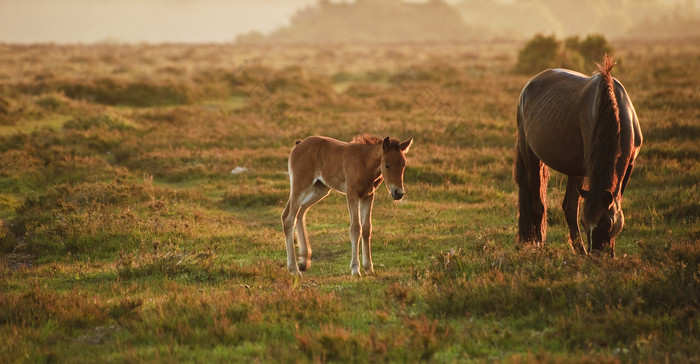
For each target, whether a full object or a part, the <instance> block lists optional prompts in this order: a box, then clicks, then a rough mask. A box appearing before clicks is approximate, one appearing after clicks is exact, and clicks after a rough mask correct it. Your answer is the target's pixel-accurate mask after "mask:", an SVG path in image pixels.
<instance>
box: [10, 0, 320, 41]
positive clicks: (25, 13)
mask: <svg viewBox="0 0 700 364" xmlns="http://www.w3.org/2000/svg"><path fill="white" fill-rule="evenodd" d="M316 2H317V0H0V42H10V43H34V42H58V43H78V42H79V43H90V42H98V41H104V40H118V41H124V42H142V41H146V42H150V43H160V42H230V41H233V40H234V38H235V36H236V35H237V34H240V33H245V32H248V31H250V30H254V29H255V30H258V31H261V32H270V31H272V30H274V29H276V28H278V27H279V26H281V25H283V24H288V20H289V18H290V17H291V16H292V15H293V14H294V13H295V12H296V10H297V9H299V8H302V7H305V6H308V5H313V4H315V3H316Z"/></svg>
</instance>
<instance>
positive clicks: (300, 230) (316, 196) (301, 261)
mask: <svg viewBox="0 0 700 364" xmlns="http://www.w3.org/2000/svg"><path fill="white" fill-rule="evenodd" d="M330 192H331V190H330V188H328V187H326V186H324V185H323V184H321V183H320V182H317V183H316V184H314V186H313V188H312V189H311V192H309V193H308V194H307V195H306V196H305V197H304V198H303V200H302V204H301V208H300V209H299V214H298V215H297V224H296V226H297V242H298V243H299V258H298V260H297V262H298V266H299V270H302V271H305V270H307V269H309V267H311V245H310V244H309V235H308V234H307V233H306V211H307V210H308V209H309V207H311V206H313V205H315V204H316V203H317V202H318V201H321V200H322V199H323V198H324V197H326V196H328V194H329V193H330Z"/></svg>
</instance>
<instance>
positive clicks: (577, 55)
mask: <svg viewBox="0 0 700 364" xmlns="http://www.w3.org/2000/svg"><path fill="white" fill-rule="evenodd" d="M612 52H613V48H612V46H611V45H610V44H609V43H608V41H607V39H605V36H603V35H600V34H592V35H588V36H586V38H585V39H583V40H580V39H579V37H578V36H573V37H569V38H566V39H565V40H564V41H563V42H560V41H558V40H557V39H556V38H555V37H554V36H553V35H552V36H549V37H545V36H543V35H541V34H537V35H535V37H534V38H532V39H531V40H530V41H529V42H527V44H525V47H523V49H521V50H520V52H519V53H518V63H517V64H516V65H515V72H516V73H520V74H533V73H538V72H541V71H543V70H545V69H547V68H554V67H563V68H569V69H573V70H578V71H582V72H587V71H592V70H593V69H594V68H593V67H595V64H596V62H600V61H601V60H602V59H603V56H604V55H605V54H611V53H612Z"/></svg>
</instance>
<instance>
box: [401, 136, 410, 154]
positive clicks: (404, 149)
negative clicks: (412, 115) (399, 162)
mask: <svg viewBox="0 0 700 364" xmlns="http://www.w3.org/2000/svg"><path fill="white" fill-rule="evenodd" d="M411 145H413V138H408V139H406V140H404V141H402V142H401V144H399V149H401V151H402V152H404V153H408V150H409V149H411Z"/></svg>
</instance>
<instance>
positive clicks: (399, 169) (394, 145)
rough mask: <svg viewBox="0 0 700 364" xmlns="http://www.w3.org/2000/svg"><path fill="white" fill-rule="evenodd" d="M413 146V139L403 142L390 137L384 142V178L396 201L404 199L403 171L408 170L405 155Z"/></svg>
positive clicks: (382, 164) (382, 166) (382, 167)
mask: <svg viewBox="0 0 700 364" xmlns="http://www.w3.org/2000/svg"><path fill="white" fill-rule="evenodd" d="M411 144H413V138H408V139H406V140H404V141H403V142H399V140H398V139H392V138H389V137H386V138H384V141H383V142H382V163H381V166H380V167H381V170H382V176H383V177H384V181H385V183H386V187H387V188H388V189H389V192H390V193H391V197H393V198H394V200H400V199H402V198H403V195H404V190H403V170H404V169H405V168H406V157H405V154H406V153H407V152H408V149H409V148H410V147H411Z"/></svg>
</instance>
